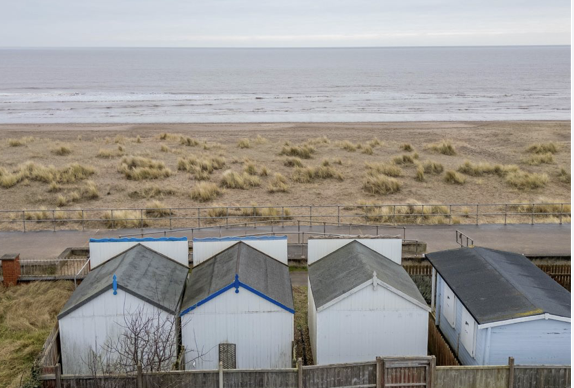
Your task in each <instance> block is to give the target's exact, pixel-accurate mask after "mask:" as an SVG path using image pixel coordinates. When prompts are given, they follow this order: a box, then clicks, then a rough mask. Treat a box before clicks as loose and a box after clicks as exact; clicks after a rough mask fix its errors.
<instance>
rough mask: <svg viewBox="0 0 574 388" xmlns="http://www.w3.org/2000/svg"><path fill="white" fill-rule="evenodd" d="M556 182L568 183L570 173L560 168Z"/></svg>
mask: <svg viewBox="0 0 574 388" xmlns="http://www.w3.org/2000/svg"><path fill="white" fill-rule="evenodd" d="M558 180H559V181H560V182H562V183H570V173H569V172H568V171H566V170H565V169H564V168H563V167H561V168H560V172H559V173H558Z"/></svg>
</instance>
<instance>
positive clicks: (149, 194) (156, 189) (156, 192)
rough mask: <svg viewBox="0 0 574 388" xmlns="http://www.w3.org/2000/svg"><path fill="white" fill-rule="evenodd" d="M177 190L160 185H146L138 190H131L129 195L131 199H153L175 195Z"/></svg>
mask: <svg viewBox="0 0 574 388" xmlns="http://www.w3.org/2000/svg"><path fill="white" fill-rule="evenodd" d="M176 193H177V192H176V191H175V190H174V189H171V188H168V187H163V186H162V187H160V186H158V185H151V186H144V187H140V188H138V189H137V190H133V191H130V192H129V193H128V197H129V198H131V199H152V198H164V197H167V196H172V195H175V194H176Z"/></svg>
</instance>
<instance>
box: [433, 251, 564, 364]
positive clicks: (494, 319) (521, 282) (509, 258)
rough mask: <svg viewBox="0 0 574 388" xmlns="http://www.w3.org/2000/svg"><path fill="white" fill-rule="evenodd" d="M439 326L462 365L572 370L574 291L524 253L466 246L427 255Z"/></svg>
mask: <svg viewBox="0 0 574 388" xmlns="http://www.w3.org/2000/svg"><path fill="white" fill-rule="evenodd" d="M426 256H427V258H428V260H429V261H430V263H431V264H432V266H433V276H432V278H433V280H432V281H433V284H432V285H433V287H432V288H433V290H432V294H433V300H434V302H435V303H434V304H435V308H436V324H437V325H438V326H439V328H440V331H441V332H442V333H443V335H444V336H445V338H446V339H447V341H448V342H449V343H450V345H451V347H452V349H453V350H454V352H455V353H456V354H457V356H458V358H459V360H460V361H461V362H462V363H463V364H465V365H503V364H506V363H507V362H508V357H514V359H515V362H516V363H519V364H529V365H532V364H558V365H560V364H564V365H570V292H568V291H567V290H566V289H565V288H563V287H562V286H561V285H559V284H558V283H556V282H555V281H554V280H553V279H552V278H550V277H549V276H548V275H546V274H545V273H544V272H543V271H542V270H540V269H539V268H538V267H537V266H536V265H535V264H533V263H532V262H531V261H530V260H529V259H528V258H526V257H524V256H523V255H520V254H517V253H512V252H504V251H499V250H494V249H487V248H480V247H469V248H460V249H452V250H447V251H441V252H434V253H429V254H427V255H426Z"/></svg>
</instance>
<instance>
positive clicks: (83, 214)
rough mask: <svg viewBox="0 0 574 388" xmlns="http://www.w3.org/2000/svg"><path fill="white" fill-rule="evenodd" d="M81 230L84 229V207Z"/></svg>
mask: <svg viewBox="0 0 574 388" xmlns="http://www.w3.org/2000/svg"><path fill="white" fill-rule="evenodd" d="M82 231H84V209H82Z"/></svg>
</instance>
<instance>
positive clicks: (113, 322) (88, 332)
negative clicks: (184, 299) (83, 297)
mask: <svg viewBox="0 0 574 388" xmlns="http://www.w3.org/2000/svg"><path fill="white" fill-rule="evenodd" d="M140 311H141V312H142V316H143V317H149V318H157V317H158V316H160V317H161V321H162V322H166V320H168V322H170V321H171V320H172V319H174V318H172V316H171V315H170V314H168V313H167V312H165V311H164V310H161V309H158V308H157V307H155V306H152V305H151V304H148V303H147V302H144V301H142V300H140V299H138V298H137V297H135V296H133V295H131V294H129V293H126V292H125V291H123V290H122V289H118V294H117V295H114V294H113V291H112V290H111V289H110V290H109V291H106V292H104V293H103V294H101V295H99V296H98V297H96V298H94V299H92V300H90V301H89V302H88V303H86V304H84V305H82V306H80V307H78V308H77V309H76V310H74V311H72V312H71V313H69V314H68V315H66V316H64V317H63V318H61V319H60V320H59V321H58V323H59V327H60V346H61V354H62V372H63V374H90V373H91V372H90V369H89V368H88V356H89V354H90V353H91V351H95V352H98V353H101V352H105V346H106V344H109V343H110V341H114V342H115V341H117V340H118V339H119V338H120V336H121V334H122V332H123V330H124V329H123V326H125V321H124V315H129V314H130V313H138V315H139V312H140Z"/></svg>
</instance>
